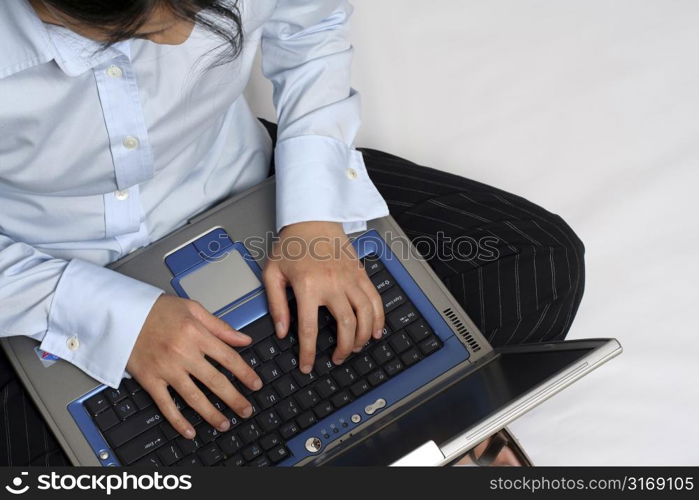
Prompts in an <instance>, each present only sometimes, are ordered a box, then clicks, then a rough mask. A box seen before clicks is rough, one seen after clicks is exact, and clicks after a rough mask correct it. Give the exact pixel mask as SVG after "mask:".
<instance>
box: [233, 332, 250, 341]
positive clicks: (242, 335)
mask: <svg viewBox="0 0 699 500" xmlns="http://www.w3.org/2000/svg"><path fill="white" fill-rule="evenodd" d="M235 334H236V336H237V337H238V338H239V339H241V340H252V339H251V338H250V336H249V335H245V334H244V333H240V332H238V331H236V332H235Z"/></svg>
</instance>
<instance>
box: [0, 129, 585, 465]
mask: <svg viewBox="0 0 699 500" xmlns="http://www.w3.org/2000/svg"><path fill="white" fill-rule="evenodd" d="M265 125H266V126H267V127H268V129H269V130H270V133H271V134H274V132H275V130H274V126H273V125H272V124H269V123H265ZM273 137H274V135H273ZM362 152H363V154H364V159H365V163H366V166H367V170H368V172H369V176H370V177H371V179H372V180H373V181H374V183H375V184H376V187H377V188H378V189H379V191H380V192H381V194H382V195H383V197H384V198H385V199H386V201H387V203H388V206H389V208H390V210H391V214H392V215H393V217H395V219H396V220H397V221H398V223H399V224H400V225H401V227H402V228H403V230H404V231H405V233H406V234H407V235H408V236H409V237H410V238H411V239H412V240H413V242H414V243H419V242H420V241H422V242H424V241H425V239H430V240H432V241H438V239H437V234H438V233H440V232H441V233H443V234H444V235H445V236H448V237H450V238H452V241H453V240H454V239H457V238H459V237H463V236H468V237H471V238H475V239H479V238H480V237H483V236H487V237H489V238H490V239H491V241H492V242H494V247H495V248H496V249H497V253H498V258H480V257H475V258H473V259H470V260H449V259H440V258H438V256H433V257H432V258H430V259H429V260H428V262H429V264H430V265H431V266H432V268H433V269H434V270H435V272H436V273H437V275H438V276H439V277H440V278H441V279H442V280H443V281H444V283H445V284H446V285H447V287H448V288H449V290H450V291H451V292H452V294H453V295H454V297H455V298H456V299H457V300H458V301H459V303H460V304H461V305H462V306H463V308H464V309H465V310H466V312H467V313H468V314H469V315H470V316H471V318H472V319H473V320H474V321H475V323H476V324H477V325H478V326H479V328H480V329H481V331H482V332H483V334H484V335H485V336H486V337H487V338H488V340H489V341H490V342H491V343H492V344H493V345H495V346H497V345H504V344H515V343H523V342H538V341H545V340H557V339H563V338H564V337H565V336H566V334H567V333H568V330H569V328H570V324H571V322H572V321H573V318H574V317H575V313H576V311H577V309H578V305H579V304H580V299H581V298H582V293H583V288H584V281H585V268H584V260H583V256H584V246H583V244H582V242H581V241H580V239H579V238H578V237H577V236H576V235H575V233H574V232H573V231H572V230H571V229H570V227H569V226H568V225H567V224H566V223H565V222H564V221H563V220H562V219H561V218H560V217H559V216H557V215H554V214H552V213H550V212H547V211H546V210H544V209H543V208H541V207H538V206H536V205H534V204H533V203H531V202H529V201H527V200H525V199H524V198H521V197H519V196H515V195H512V194H509V193H506V192H504V191H500V190H498V189H495V188H492V187H490V186H486V185H484V184H481V183H478V182H475V181H472V180H469V179H465V178H463V177H459V176H456V175H452V174H448V173H445V172H440V171H438V170H433V169H430V168H427V167H421V166H418V165H415V164H414V163H411V162H409V161H407V160H403V159H401V158H398V157H396V156H392V155H389V154H387V153H383V152H380V151H375V150H369V149H363V150H362ZM419 247H420V245H419V244H418V248H419ZM447 250H449V249H448V248H447V249H442V252H441V253H442V255H444V254H446V251H447ZM0 409H1V410H2V414H1V415H0V465H15V466H19V465H28V464H32V465H63V464H66V463H68V461H67V459H66V457H65V455H64V454H63V452H62V451H61V450H60V448H59V446H58V443H57V442H56V439H55V438H54V437H53V435H52V434H51V432H50V431H49V430H48V428H47V426H46V424H45V423H44V422H43V420H42V418H41V416H40V415H39V413H38V411H37V409H36V408H35V406H34V405H33V403H32V402H31V401H30V400H29V397H28V396H27V394H26V392H25V390H24V388H23V387H21V384H20V383H19V381H18V380H17V378H16V375H15V374H14V371H13V370H12V368H11V366H10V365H9V363H8V361H7V359H6V357H5V354H4V352H0Z"/></svg>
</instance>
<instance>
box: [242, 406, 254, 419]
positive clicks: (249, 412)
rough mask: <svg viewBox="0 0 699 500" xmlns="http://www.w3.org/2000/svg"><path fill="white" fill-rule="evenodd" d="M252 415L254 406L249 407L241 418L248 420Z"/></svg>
mask: <svg viewBox="0 0 699 500" xmlns="http://www.w3.org/2000/svg"><path fill="white" fill-rule="evenodd" d="M250 415H252V406H248V407H247V408H245V409H244V410H243V414H242V415H241V416H242V417H243V418H248V417H249V416H250Z"/></svg>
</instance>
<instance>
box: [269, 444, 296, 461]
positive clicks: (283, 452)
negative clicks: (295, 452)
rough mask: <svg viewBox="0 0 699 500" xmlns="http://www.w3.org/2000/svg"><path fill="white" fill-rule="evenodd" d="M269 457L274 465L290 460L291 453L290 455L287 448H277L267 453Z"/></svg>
mask: <svg viewBox="0 0 699 500" xmlns="http://www.w3.org/2000/svg"><path fill="white" fill-rule="evenodd" d="M267 456H268V457H269V459H270V460H271V461H272V463H273V464H276V463H279V462H281V461H282V460H284V459H286V458H289V457H290V456H291V453H289V450H288V449H287V447H286V446H277V447H276V448H274V449H272V450H270V451H269V452H268V453H267Z"/></svg>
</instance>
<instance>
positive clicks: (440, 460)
mask: <svg viewBox="0 0 699 500" xmlns="http://www.w3.org/2000/svg"><path fill="white" fill-rule="evenodd" d="M274 200H275V185H274V179H273V178H270V179H268V180H266V181H265V182H263V183H261V184H259V185H257V186H255V187H253V188H252V189H250V190H248V191H246V192H244V193H241V194H239V195H236V196H233V197H232V198H230V199H228V200H226V201H224V202H222V203H221V204H219V205H217V206H215V207H213V208H211V209H209V210H208V211H206V212H205V213H203V214H201V215H199V216H197V217H195V218H194V219H192V220H191V221H189V223H187V224H186V225H185V226H183V227H182V228H180V229H178V230H176V231H175V232H173V233H172V234H170V235H168V236H166V237H165V238H163V239H161V240H159V241H157V242H155V243H153V244H151V245H149V246H148V247H146V248H144V249H140V250H138V251H136V252H133V253H131V254H130V255H128V256H126V257H125V258H123V259H122V260H120V261H118V262H115V263H114V264H113V265H112V266H111V267H112V268H113V269H114V270H116V271H118V272H120V273H123V274H125V275H128V276H131V277H134V278H137V279H139V280H142V281H145V282H148V283H151V284H153V285H156V286H158V287H160V288H162V289H164V290H166V291H168V292H169V293H172V294H176V295H179V296H181V297H187V298H192V299H196V300H198V301H199V302H201V303H202V304H203V305H204V306H205V307H206V308H207V309H208V310H209V311H210V312H212V313H213V314H215V315H216V316H218V317H220V318H221V319H223V320H224V321H226V322H227V323H229V324H230V325H231V326H232V327H233V328H236V329H239V330H241V331H243V332H244V333H246V334H248V335H250V336H251V337H252V338H253V344H252V345H251V346H248V347H246V348H244V349H242V348H241V349H239V352H240V355H241V356H242V357H243V358H244V359H245V360H246V362H247V363H248V364H250V365H251V366H253V367H254V368H255V369H256V371H257V372H258V374H260V377H261V378H262V379H263V381H264V382H265V384H264V386H263V388H262V389H261V390H260V391H257V392H251V391H250V390H248V389H246V388H245V387H243V386H242V385H240V384H238V382H237V381H236V380H235V379H234V377H233V376H232V375H231V374H230V373H227V372H226V371H225V369H224V368H222V367H220V366H219V367H218V368H219V369H221V370H222V371H223V372H224V374H226V375H227V376H228V377H229V378H230V379H231V381H232V382H233V383H234V385H236V386H237V387H238V388H239V389H240V390H241V392H243V394H244V395H246V396H247V397H248V399H249V400H250V401H251V402H252V403H253V406H254V410H255V413H254V415H253V416H252V417H251V418H249V419H241V418H239V417H238V416H237V415H235V414H234V413H233V412H232V411H231V410H230V409H229V408H227V407H226V406H225V404H223V403H222V402H221V401H220V399H218V398H217V397H216V396H215V395H213V394H211V393H209V392H208V391H207V396H208V397H209V399H210V400H211V401H212V403H213V404H214V405H215V406H217V407H219V409H220V410H221V411H222V412H223V413H224V414H225V415H226V416H227V417H228V418H230V420H231V429H230V430H229V431H227V432H224V433H220V432H219V431H218V430H216V429H214V428H213V427H211V426H210V425H209V424H207V423H206V422H204V421H202V419H201V417H200V416H199V415H198V414H196V412H194V411H193V410H192V409H191V408H188V407H187V406H186V404H185V403H184V402H183V400H182V399H181V398H180V397H179V396H178V395H177V394H175V393H174V392H173V399H174V400H175V402H176V403H177V404H178V406H179V407H180V408H181V410H182V412H183V414H184V415H185V416H186V418H188V419H189V420H190V421H191V422H192V423H193V424H194V425H195V428H196V431H197V435H196V438H195V439H193V440H187V439H184V438H183V437H181V436H179V435H178V434H177V433H176V432H175V431H174V430H173V428H172V427H171V426H170V425H169V424H168V423H167V422H166V421H165V419H164V418H163V416H162V415H161V414H160V412H159V411H158V409H157V407H156V406H155V405H154V404H153V401H152V400H151V399H150V397H149V396H148V394H147V393H146V392H145V391H143V390H142V389H141V387H140V386H139V384H138V383H137V382H136V381H135V380H132V379H124V380H123V381H122V384H121V386H120V387H119V388H118V389H112V388H109V387H106V386H104V385H101V384H100V383H98V382H97V381H95V380H94V379H92V378H90V377H89V376H87V375H86V374H84V373H83V372H81V371H80V370H78V369H77V368H75V367H73V366H72V365H70V364H69V363H66V362H64V361H62V360H47V359H46V357H45V356H41V355H38V352H37V351H36V348H37V343H36V341H34V340H31V339H29V338H26V337H13V338H6V339H2V342H3V347H4V348H5V350H6V352H7V355H8V357H9V359H10V360H11V362H12V363H13V365H14V367H15V368H16V370H17V373H18V374H19V376H20V378H21V380H22V382H23V383H24V385H25V386H26V388H27V390H28V392H29V394H30V395H31V397H32V398H33V400H34V401H35V402H36V404H37V405H38V407H39V410H40V411H41V413H42V415H43V416H44V417H45V419H46V421H47V422H48V425H49V427H50V428H51V429H52V431H53V432H54V433H55V435H56V437H57V439H58V441H59V442H60V444H61V446H62V447H63V449H64V450H65V452H66V454H67V456H68V457H69V459H70V460H71V461H72V463H73V464H75V465H102V466H118V465H129V466H130V465H148V466H170V465H205V466H214V465H216V466H217V465H224V466H302V465H445V464H449V463H451V462H453V461H454V460H456V459H457V458H459V457H460V456H461V455H463V453H464V452H465V451H467V450H469V449H470V448H472V447H473V446H474V445H476V444H477V443H479V442H480V441H481V440H483V439H485V438H487V437H488V436H490V435H492V434H493V433H495V432H496V431H498V430H500V429H502V428H504V427H505V426H506V425H507V424H508V423H510V422H512V421H513V420H514V419H516V418H517V417H519V416H520V415H522V414H523V413H525V412H527V411H528V410H530V409H531V408H533V407H534V406H536V405H538V404H539V403H541V402H543V401H545V400H546V399H547V398H549V397H551V396H552V395H554V394H555V393H557V392H558V391H560V390H562V389H564V388H565V387H567V386H569V385H570V384H572V383H573V382H574V381H576V380H578V379H580V378H581V377H583V376H584V375H586V374H587V373H589V372H590V371H591V370H594V369H595V368H597V367H598V366H599V365H601V364H602V363H605V362H606V361H608V360H609V359H611V358H612V357H614V356H616V355H618V354H619V353H620V352H621V346H620V345H619V343H618V342H617V341H616V340H614V339H590V340H575V341H563V342H554V343H544V344H528V345H518V346H507V347H503V348H498V349H493V348H492V347H491V346H490V345H489V344H488V342H487V340H486V339H485V338H484V337H483V335H482V334H481V333H480V332H479V331H478V328H476V326H475V324H474V323H473V322H472V321H471V320H470V319H469V317H468V315H467V314H466V313H465V312H464V311H463V309H462V308H461V307H460V306H459V304H458V302H457V301H456V300H455V299H454V298H453V297H452V296H451V294H450V293H449V292H448V290H447V289H446V288H445V287H444V285H443V284H442V283H441V282H440V280H439V279H438V278H437V276H436V275H435V274H434V272H433V271H432V270H431V268H430V267H429V265H428V264H427V263H426V262H425V261H424V260H423V259H421V258H420V256H419V255H418V254H417V253H416V251H415V249H414V248H413V247H412V246H411V245H410V243H409V239H408V238H407V237H406V236H405V234H404V233H403V232H402V231H401V229H400V227H399V226H398V225H397V224H396V222H395V221H394V220H393V219H392V218H391V217H385V218H382V219H378V220H374V221H371V222H370V223H369V224H368V230H367V231H365V232H363V233H362V234H356V235H352V238H353V239H352V244H353V245H354V248H355V249H356V252H357V254H358V256H359V258H360V259H361V260H362V262H363V263H364V267H365V269H366V271H367V273H368V275H369V276H370V279H371V281H372V282H373V283H374V285H375V286H376V288H377V290H378V291H379V293H380V294H381V297H382V300H383V304H384V308H385V313H386V327H385V329H384V336H383V337H382V338H381V339H378V340H373V339H372V340H371V341H370V342H369V343H368V344H367V345H366V346H365V347H364V349H363V350H362V351H361V352H359V353H356V354H353V355H352V356H351V357H350V358H348V359H347V361H345V363H343V364H342V365H340V366H335V365H333V363H332V362H331V361H330V356H331V353H332V351H333V349H334V346H335V343H336V337H335V335H336V332H335V328H334V320H333V318H332V316H331V315H330V314H329V312H328V311H327V310H325V309H323V308H321V310H320V312H319V335H318V340H317V357H316V362H315V365H314V369H313V371H312V372H311V373H310V374H302V373H301V372H300V371H299V370H298V368H297V366H296V365H297V358H296V354H297V349H298V338H297V336H296V333H295V331H294V327H293V326H292V328H291V332H290V334H289V336H287V338H285V339H283V340H280V339H277V338H276V336H275V335H274V328H273V325H272V321H271V319H270V316H269V314H268V310H267V302H266V298H265V292H264V288H263V286H262V282H261V267H260V266H261V265H262V264H263V262H264V258H265V255H266V253H267V250H268V249H269V246H270V242H271V239H272V238H271V236H272V235H273V234H274V233H273V229H274V227H275V223H274V222H275V221H274V217H275V206H274ZM289 300H290V302H291V307H290V309H291V310H292V313H294V312H295V307H294V304H293V301H294V298H293V296H292V294H291V292H289ZM39 354H41V353H39Z"/></svg>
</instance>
